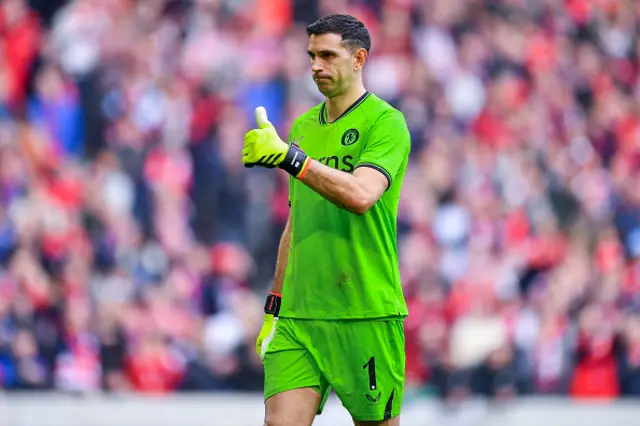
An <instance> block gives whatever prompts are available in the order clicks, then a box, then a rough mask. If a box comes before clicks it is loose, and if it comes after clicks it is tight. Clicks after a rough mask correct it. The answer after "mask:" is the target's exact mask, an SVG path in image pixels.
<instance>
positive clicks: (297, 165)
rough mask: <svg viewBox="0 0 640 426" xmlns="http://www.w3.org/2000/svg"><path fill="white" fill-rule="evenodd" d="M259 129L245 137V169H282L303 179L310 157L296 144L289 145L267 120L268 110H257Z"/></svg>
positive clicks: (243, 159)
mask: <svg viewBox="0 0 640 426" xmlns="http://www.w3.org/2000/svg"><path fill="white" fill-rule="evenodd" d="M255 118H256V123H257V124H258V128H257V129H253V130H251V131H249V132H247V133H246V134H245V135H244V149H243V150H242V164H244V166H245V167H253V166H260V167H267V168H274V167H280V168H281V169H282V170H284V171H286V172H287V173H289V174H291V175H292V176H293V177H295V178H298V179H302V177H304V174H305V172H306V170H307V167H308V166H309V163H310V161H311V158H310V157H307V155H306V154H305V153H304V151H302V150H301V149H300V148H299V147H298V146H296V145H294V144H287V143H286V142H284V141H283V140H282V139H280V136H278V133H277V132H276V129H275V127H273V124H271V123H270V122H269V119H268V118H267V110H265V109H264V107H258V108H256V110H255Z"/></svg>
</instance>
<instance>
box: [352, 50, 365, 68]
mask: <svg viewBox="0 0 640 426" xmlns="http://www.w3.org/2000/svg"><path fill="white" fill-rule="evenodd" d="M368 56H369V55H368V53H367V51H366V50H365V49H362V48H361V49H358V50H356V51H355V52H354V53H353V56H352V58H353V70H354V71H360V70H361V69H362V67H364V64H365V62H367V57H368Z"/></svg>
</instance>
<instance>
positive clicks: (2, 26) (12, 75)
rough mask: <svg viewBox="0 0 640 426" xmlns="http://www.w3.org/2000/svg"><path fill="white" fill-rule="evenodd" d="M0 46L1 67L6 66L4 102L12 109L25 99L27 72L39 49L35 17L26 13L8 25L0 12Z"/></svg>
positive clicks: (4, 13)
mask: <svg viewBox="0 0 640 426" xmlns="http://www.w3.org/2000/svg"><path fill="white" fill-rule="evenodd" d="M0 45H1V52H2V63H3V64H6V73H7V74H6V78H7V81H6V82H5V84H6V85H7V87H8V89H7V91H8V101H9V103H10V104H12V105H13V106H15V105H16V104H17V103H20V102H22V101H24V99H25V94H26V89H27V80H28V77H29V71H30V68H31V66H32V64H33V61H34V60H35V58H36V55H37V53H38V49H39V46H40V24H39V21H38V16H37V15H36V13H35V12H32V11H30V10H28V11H27V12H26V13H25V14H24V15H22V16H18V17H17V20H16V21H14V22H12V20H11V19H10V18H9V16H7V14H6V11H5V9H4V8H0Z"/></svg>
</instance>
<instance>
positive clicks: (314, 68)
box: [311, 59, 322, 74]
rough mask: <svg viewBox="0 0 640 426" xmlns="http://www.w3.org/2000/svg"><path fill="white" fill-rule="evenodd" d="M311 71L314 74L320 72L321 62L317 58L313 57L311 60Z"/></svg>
mask: <svg viewBox="0 0 640 426" xmlns="http://www.w3.org/2000/svg"><path fill="white" fill-rule="evenodd" d="M311 71H313V73H314V74H316V73H318V72H321V71H322V62H321V61H319V60H317V59H313V60H311Z"/></svg>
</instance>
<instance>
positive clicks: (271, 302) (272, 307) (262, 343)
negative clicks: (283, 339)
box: [256, 292, 282, 359]
mask: <svg viewBox="0 0 640 426" xmlns="http://www.w3.org/2000/svg"><path fill="white" fill-rule="evenodd" d="M281 301H282V296H281V295H280V294H278V293H274V292H272V293H270V294H269V296H267V301H266V302H265V304H264V322H263V323H262V329H261V330H260V334H258V340H256V353H257V354H258V355H259V356H260V358H261V359H264V354H265V352H267V348H268V347H269V344H270V343H271V341H272V340H273V336H275V334H276V324H277V323H278V314H279V313H280V302H281Z"/></svg>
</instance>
